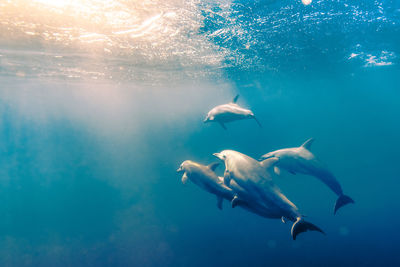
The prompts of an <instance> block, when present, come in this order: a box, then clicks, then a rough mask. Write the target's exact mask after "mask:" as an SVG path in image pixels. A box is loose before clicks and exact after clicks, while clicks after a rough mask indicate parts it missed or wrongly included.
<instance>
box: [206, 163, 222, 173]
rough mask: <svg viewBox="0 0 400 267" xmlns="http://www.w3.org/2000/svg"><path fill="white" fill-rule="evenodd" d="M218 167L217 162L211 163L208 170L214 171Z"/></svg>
mask: <svg viewBox="0 0 400 267" xmlns="http://www.w3.org/2000/svg"><path fill="white" fill-rule="evenodd" d="M218 166H219V162H213V163H211V164H210V165H208V168H210V170H212V171H215V169H216V168H217V167H218Z"/></svg>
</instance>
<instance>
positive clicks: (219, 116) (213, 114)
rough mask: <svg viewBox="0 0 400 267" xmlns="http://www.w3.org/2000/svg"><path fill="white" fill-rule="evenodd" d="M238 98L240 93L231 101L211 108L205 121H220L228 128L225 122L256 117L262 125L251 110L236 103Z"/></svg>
mask: <svg viewBox="0 0 400 267" xmlns="http://www.w3.org/2000/svg"><path fill="white" fill-rule="evenodd" d="M238 98H239V95H237V96H236V97H235V98H234V99H233V101H232V102H231V103H229V104H223V105H219V106H216V107H214V108H213V109H211V110H210V111H209V112H208V114H207V116H206V118H205V119H204V123H207V122H218V123H219V124H220V125H221V126H222V128H224V129H225V130H226V126H225V123H228V122H232V121H237V120H244V119H254V120H255V121H256V122H257V124H258V125H259V126H260V127H261V124H260V122H259V121H258V120H257V119H256V117H255V116H254V113H253V112H252V111H251V110H249V109H245V108H242V107H241V106H239V105H238V104H236V102H237V100H238Z"/></svg>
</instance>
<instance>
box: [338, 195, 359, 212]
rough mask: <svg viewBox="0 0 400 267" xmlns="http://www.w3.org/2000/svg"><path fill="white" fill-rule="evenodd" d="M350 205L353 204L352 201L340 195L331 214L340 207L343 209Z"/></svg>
mask: <svg viewBox="0 0 400 267" xmlns="http://www.w3.org/2000/svg"><path fill="white" fill-rule="evenodd" d="M350 203H354V200H353V199H351V197H349V196H346V195H340V196H339V198H338V199H337V200H336V203H335V209H334V211H333V214H336V212H337V211H338V209H340V208H341V207H343V206H345V205H347V204H350Z"/></svg>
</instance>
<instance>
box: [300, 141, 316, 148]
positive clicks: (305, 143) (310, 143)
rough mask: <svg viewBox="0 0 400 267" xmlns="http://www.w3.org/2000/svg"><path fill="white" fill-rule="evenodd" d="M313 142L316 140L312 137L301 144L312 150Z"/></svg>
mask: <svg viewBox="0 0 400 267" xmlns="http://www.w3.org/2000/svg"><path fill="white" fill-rule="evenodd" d="M313 142H314V138H310V139H308V140H307V141H305V142H304V143H303V144H302V145H301V146H302V147H304V148H305V149H307V150H310V149H311V145H312V143H313Z"/></svg>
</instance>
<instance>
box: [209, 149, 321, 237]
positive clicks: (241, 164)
mask: <svg viewBox="0 0 400 267" xmlns="http://www.w3.org/2000/svg"><path fill="white" fill-rule="evenodd" d="M214 156H216V157H217V158H219V159H221V160H222V161H224V162H225V174H224V182H225V184H226V185H228V186H229V185H230V183H231V180H233V181H235V182H236V183H237V184H238V185H239V186H240V187H242V188H243V189H244V190H245V191H246V192H247V194H243V192H237V198H234V199H233V200H232V202H234V201H235V200H237V199H240V201H245V202H249V203H253V202H255V203H262V204H263V205H265V208H266V209H268V210H270V211H271V212H273V213H275V214H276V215H277V217H278V218H282V221H285V220H286V219H289V220H291V221H293V222H294V223H293V226H292V229H291V235H292V237H293V239H294V240H295V239H296V237H297V235H298V234H300V233H302V232H306V231H308V230H310V231H318V232H321V233H324V232H323V231H322V230H321V229H320V228H318V227H317V226H315V225H314V224H312V223H309V222H307V221H305V220H304V219H303V216H302V215H301V214H300V212H299V210H298V208H297V207H296V206H295V205H294V204H293V203H292V202H291V201H290V200H289V199H287V197H286V196H285V195H284V194H282V192H281V191H280V189H279V188H278V187H277V186H276V185H275V184H274V183H273V181H272V179H271V176H270V174H269V169H270V168H271V167H273V166H274V164H276V163H277V161H278V159H277V158H269V159H267V160H264V161H263V162H258V161H257V160H255V159H253V158H251V157H249V156H247V155H245V154H242V153H240V152H237V151H233V150H224V151H222V152H220V153H214ZM232 206H234V203H232Z"/></svg>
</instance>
